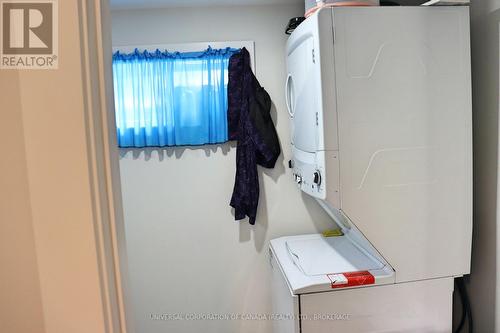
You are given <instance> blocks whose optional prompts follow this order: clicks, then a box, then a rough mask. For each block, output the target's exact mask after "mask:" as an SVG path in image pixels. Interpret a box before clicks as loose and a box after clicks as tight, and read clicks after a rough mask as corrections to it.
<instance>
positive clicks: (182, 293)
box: [112, 4, 331, 333]
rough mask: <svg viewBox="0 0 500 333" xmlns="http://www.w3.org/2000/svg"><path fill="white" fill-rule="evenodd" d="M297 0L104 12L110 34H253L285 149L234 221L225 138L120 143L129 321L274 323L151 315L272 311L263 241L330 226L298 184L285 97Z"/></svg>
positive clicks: (230, 325)
mask: <svg viewBox="0 0 500 333" xmlns="http://www.w3.org/2000/svg"><path fill="white" fill-rule="evenodd" d="M303 11H304V6H303V5H302V4H299V5H291V6H271V5H268V6H254V7H241V6H238V7H233V8H230V7H212V8H194V9H187V8H183V9H181V8H177V9H162V10H146V11H116V12H113V13H112V21H113V45H114V46H118V45H131V44H132V45H133V44H148V43H151V44H158V43H179V42H199V41H224V40H253V41H255V50H256V67H257V77H258V79H259V80H260V82H261V84H262V85H263V86H264V87H265V88H266V89H267V90H268V92H269V94H270V95H271V97H272V100H273V102H274V105H275V109H274V111H273V112H275V117H274V118H275V119H276V125H277V129H278V133H279V137H280V139H281V143H282V148H283V155H282V156H281V158H280V159H279V160H278V163H277V166H276V168H275V169H273V170H262V169H260V171H259V173H260V174H261V185H262V190H261V198H260V205H259V212H258V221H257V224H256V226H255V227H251V226H249V225H248V222H247V221H246V220H245V221H242V222H235V221H234V218H233V214H232V212H231V208H230V207H229V204H228V203H229V200H230V197H231V193H232V188H233V181H234V173H235V152H236V148H235V147H234V145H229V144H225V145H220V146H213V147H203V148H193V149H184V148H181V149H165V150H157V149H153V150H151V149H148V150H133V151H128V152H122V155H123V157H122V159H121V161H120V167H121V177H122V187H123V199H124V207H125V223H126V233H127V250H128V257H129V268H130V277H131V281H130V282H131V292H132V301H133V304H134V313H135V318H134V320H135V322H136V325H135V327H136V331H137V332H138V333H153V332H155V333H159V332H176V333H183V332H185V333H191V332H206V333H235V332H241V333H243V332H252V333H254V332H260V333H266V332H271V323H270V322H266V321H209V322H202V321H160V322H158V321H152V320H150V318H149V314H151V313H153V314H158V313H160V314H161V313H188V314H189V313H217V314H226V313H269V312H270V311H271V310H270V302H271V294H270V293H271V291H270V289H269V285H270V276H269V273H270V269H269V264H268V260H267V247H268V241H269V240H270V239H272V238H275V237H278V236H282V235H292V234H299V233H312V232H317V231H318V230H323V229H324V228H327V227H329V226H331V222H330V220H329V218H328V217H327V216H326V215H325V214H324V213H323V211H322V210H321V208H320V207H319V206H318V204H317V203H316V202H314V201H313V200H311V199H310V198H308V197H306V196H304V195H301V194H300V193H299V191H298V190H297V189H296V187H295V186H294V183H293V182H292V177H291V175H290V172H289V171H288V170H287V168H286V167H285V164H286V163H285V161H288V159H289V158H290V148H289V124H288V117H287V112H286V110H285V102H284V81H285V61H284V59H285V42H286V38H287V36H286V35H285V34H284V29H285V26H286V24H287V22H288V20H289V18H291V17H294V16H299V15H302V14H303Z"/></svg>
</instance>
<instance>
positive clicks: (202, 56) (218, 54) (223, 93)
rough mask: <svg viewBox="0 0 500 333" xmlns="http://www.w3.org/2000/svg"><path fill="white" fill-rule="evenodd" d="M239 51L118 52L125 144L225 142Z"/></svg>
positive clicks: (121, 141) (118, 106) (120, 127)
mask: <svg viewBox="0 0 500 333" xmlns="http://www.w3.org/2000/svg"><path fill="white" fill-rule="evenodd" d="M236 52H239V50H238V49H231V48H226V49H219V50H215V49H212V48H208V49H207V50H205V51H203V52H189V53H179V52H177V53H169V52H167V51H164V52H162V51H160V50H156V51H155V52H148V51H144V52H139V51H138V50H137V49H136V50H135V52H133V53H130V54H123V53H120V52H116V53H115V54H114V55H113V78H114V90H115V110H116V124H117V132H118V145H119V146H120V147H138V148H139V147H163V146H181V145H202V144H214V143H221V142H226V141H227V140H228V128H227V103H228V102H227V83H228V73H227V69H228V65H229V58H230V57H231V56H232V55H233V54H234V53H236Z"/></svg>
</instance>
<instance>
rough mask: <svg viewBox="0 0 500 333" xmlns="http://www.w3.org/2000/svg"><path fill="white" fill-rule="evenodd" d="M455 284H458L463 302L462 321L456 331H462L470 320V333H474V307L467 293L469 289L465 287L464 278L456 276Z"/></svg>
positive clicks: (457, 332)
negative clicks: (472, 307)
mask: <svg viewBox="0 0 500 333" xmlns="http://www.w3.org/2000/svg"><path fill="white" fill-rule="evenodd" d="M455 285H456V286H457V290H458V294H459V296H460V302H461V303H462V315H461V317H460V323H459V325H458V327H457V329H456V330H455V331H454V333H460V332H462V330H463V328H464V326H465V321H466V320H468V325H467V326H468V328H469V330H468V333H473V332H474V325H473V320H472V309H471V305H470V301H469V296H468V295H467V289H466V288H465V281H464V278H463V277H460V278H456V279H455Z"/></svg>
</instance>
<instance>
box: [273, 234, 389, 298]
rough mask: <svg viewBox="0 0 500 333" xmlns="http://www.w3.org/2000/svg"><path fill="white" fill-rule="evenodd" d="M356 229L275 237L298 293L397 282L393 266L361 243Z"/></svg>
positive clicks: (286, 272) (275, 245)
mask: <svg viewBox="0 0 500 333" xmlns="http://www.w3.org/2000/svg"><path fill="white" fill-rule="evenodd" d="M354 231H355V230H354V228H353V229H351V230H347V232H346V234H345V235H344V236H339V237H327V238H325V237H323V236H322V235H320V234H313V235H299V236H287V237H281V238H276V239H273V240H271V244H270V250H271V251H270V255H271V257H274V258H275V260H276V262H277V264H278V265H279V266H280V270H281V272H282V273H283V276H284V277H285V280H286V281H287V284H288V286H289V288H290V292H291V293H292V294H295V295H300V294H305V293H312V292H322V291H333V290H339V289H338V288H340V289H345V288H358V287H366V286H370V285H380V284H387V283H394V278H395V273H394V270H393V269H392V268H391V266H390V265H389V264H388V263H387V262H385V261H384V260H383V258H382V259H381V258H379V257H377V256H376V255H374V254H372V253H371V252H370V251H369V250H367V249H365V248H364V247H362V246H361V245H359V244H358V242H356V241H354V239H355V237H353V236H354V235H353V233H354Z"/></svg>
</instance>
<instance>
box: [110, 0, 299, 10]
mask: <svg viewBox="0 0 500 333" xmlns="http://www.w3.org/2000/svg"><path fill="white" fill-rule="evenodd" d="M110 2H111V9H112V10H114V9H143V8H144V9H146V8H165V7H196V6H205V7H207V6H240V5H276V4H303V3H304V0H110Z"/></svg>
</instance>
